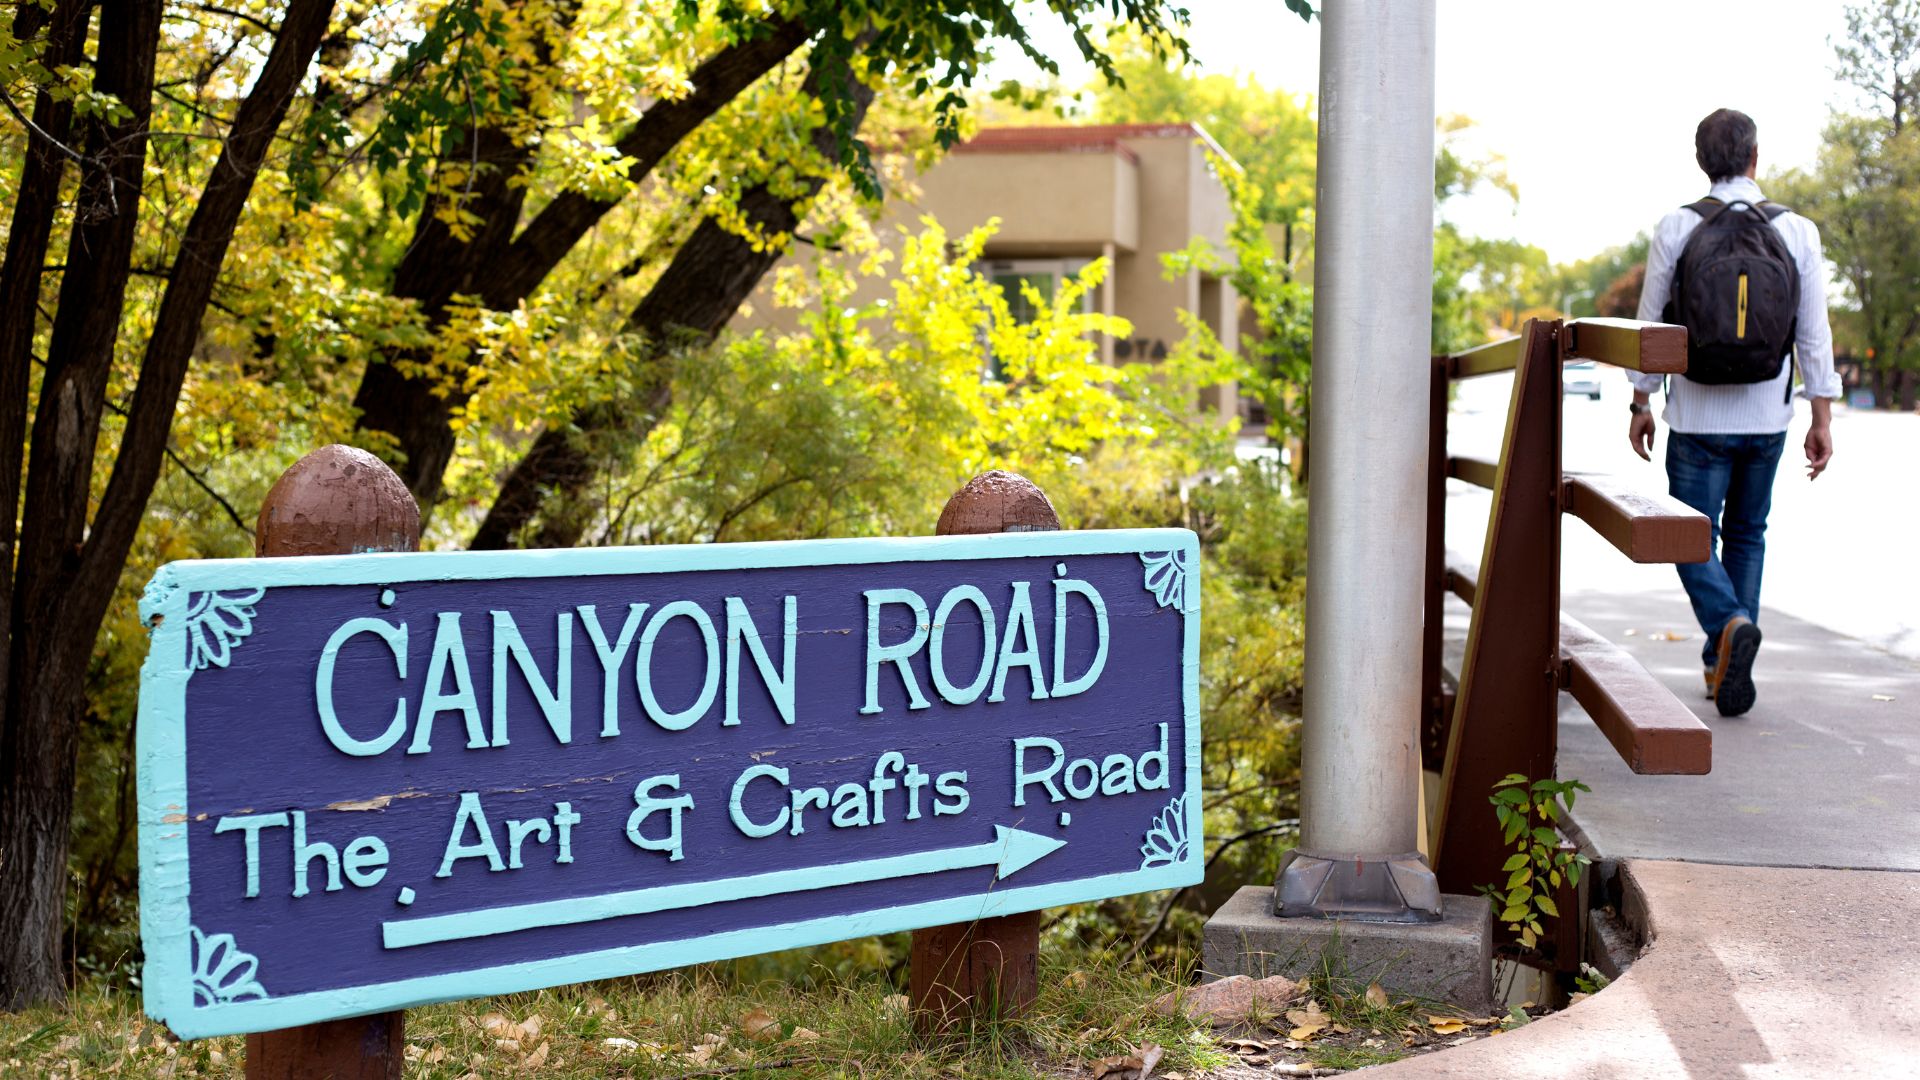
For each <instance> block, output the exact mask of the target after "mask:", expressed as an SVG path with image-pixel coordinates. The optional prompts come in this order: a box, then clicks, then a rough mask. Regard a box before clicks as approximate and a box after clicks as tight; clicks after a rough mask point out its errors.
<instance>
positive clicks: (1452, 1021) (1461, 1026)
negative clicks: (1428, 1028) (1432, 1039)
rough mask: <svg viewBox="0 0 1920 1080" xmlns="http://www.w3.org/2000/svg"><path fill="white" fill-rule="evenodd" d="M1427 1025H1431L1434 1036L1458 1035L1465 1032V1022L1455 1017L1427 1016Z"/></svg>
mask: <svg viewBox="0 0 1920 1080" xmlns="http://www.w3.org/2000/svg"><path fill="white" fill-rule="evenodd" d="M1427 1023H1429V1024H1431V1025H1433V1033H1434V1034H1435V1035H1442V1036H1445V1035H1458V1034H1460V1033H1461V1032H1463V1031H1465V1030H1467V1022H1466V1021H1465V1020H1462V1019H1461V1018H1459V1017H1457V1016H1429V1017H1427Z"/></svg>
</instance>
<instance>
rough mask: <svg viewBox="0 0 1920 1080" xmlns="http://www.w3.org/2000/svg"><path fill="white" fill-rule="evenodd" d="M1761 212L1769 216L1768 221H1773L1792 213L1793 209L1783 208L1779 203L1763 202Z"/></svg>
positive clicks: (1789, 207)
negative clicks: (1782, 215)
mask: <svg viewBox="0 0 1920 1080" xmlns="http://www.w3.org/2000/svg"><path fill="white" fill-rule="evenodd" d="M1760 212H1761V213H1763V214H1765V215H1767V220H1768V221H1772V220H1773V219H1774V218H1777V217H1779V216H1780V215H1781V214H1790V213H1792V212H1793V207H1791V206H1783V205H1781V204H1780V203H1777V202H1767V201H1765V200H1762V201H1761V203H1760Z"/></svg>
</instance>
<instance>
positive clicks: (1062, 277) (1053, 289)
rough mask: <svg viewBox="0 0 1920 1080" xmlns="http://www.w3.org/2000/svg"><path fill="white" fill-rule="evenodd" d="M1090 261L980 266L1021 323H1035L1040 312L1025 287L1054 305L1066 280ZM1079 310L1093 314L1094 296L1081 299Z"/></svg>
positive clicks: (1011, 261) (1002, 261) (1020, 261)
mask: <svg viewBox="0 0 1920 1080" xmlns="http://www.w3.org/2000/svg"><path fill="white" fill-rule="evenodd" d="M1091 261H1093V260H1091V259H996V260H994V261H991V262H987V263H983V264H981V272H982V273H984V274H986V276H987V280H988V281H991V282H993V283H994V284H995V285H997V286H999V288H1000V291H1001V293H1002V294H1004V295H1005V296H1006V298H1007V307H1008V309H1009V310H1010V311H1012V313H1013V317H1014V318H1015V319H1017V320H1019V321H1020V322H1032V321H1033V320H1034V319H1036V318H1038V317H1039V315H1040V312H1039V311H1038V310H1036V309H1035V308H1034V306H1033V303H1032V302H1031V301H1030V300H1028V299H1027V294H1026V290H1025V289H1022V288H1021V287H1020V286H1021V284H1022V283H1025V284H1028V285H1031V286H1033V291H1034V292H1036V293H1039V294H1040V299H1041V301H1042V302H1044V303H1051V302H1052V301H1053V298H1054V296H1056V295H1057V294H1058V293H1059V290H1060V286H1061V285H1062V284H1064V283H1065V282H1066V280H1067V279H1068V278H1070V277H1072V276H1073V275H1075V274H1078V273H1079V272H1080V271H1082V270H1084V269H1086V266H1087V264H1088V263H1089V262H1091ZM1080 310H1081V311H1082V312H1086V313H1091V312H1092V311H1093V293H1091V292H1088V293H1085V294H1084V295H1082V296H1081V297H1080Z"/></svg>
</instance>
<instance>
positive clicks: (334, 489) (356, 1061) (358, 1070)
mask: <svg viewBox="0 0 1920 1080" xmlns="http://www.w3.org/2000/svg"><path fill="white" fill-rule="evenodd" d="M419 547H420V504H419V503H417V502H415V501H414V498H413V493H412V492H411V491H408V490H407V485H406V483H405V482H404V481H402V480H401V479H400V477H398V476H396V475H395V474H394V471H393V470H392V469H390V468H388V467H387V464H386V462H384V461H381V460H380V459H379V458H377V457H374V456H373V455H372V454H369V453H367V452H366V451H364V450H357V449H355V448H353V447H351V446H341V445H339V444H335V445H332V446H323V447H321V448H320V449H318V450H315V451H314V452H313V453H311V454H308V455H307V456H306V457H303V458H301V459H300V460H299V461H297V462H295V463H294V465H293V467H292V468H290V469H288V470H287V471H286V472H285V473H284V474H283V475H282V476H281V477H280V479H279V481H277V482H276V483H275V484H274V485H273V490H272V491H269V492H267V498H266V501H265V502H263V503H262V504H261V505H260V520H259V522H258V523H257V524H256V525H255V526H254V536H253V553H254V554H255V555H257V556H260V557H263V558H280V557H285V556H290V555H352V554H356V553H364V552H372V551H415V550H417V549H418V548H419ZM406 1015H407V1014H406V1013H404V1012H399V1011H394V1012H383V1013H373V1014H371V1015H368V1016H356V1017H352V1018H350V1019H346V1020H330V1021H327V1022H325V1023H319V1024H306V1025H304V1026H301V1027H296V1028H287V1029H283V1030H280V1031H261V1032H255V1033H253V1034H250V1035H248V1036H247V1080H308V1078H314V1080H319V1078H332V1080H400V1075H401V1069H402V1067H403V1066H404V1065H405V1064H406V1056H405V1055H406V1042H407V1040H406Z"/></svg>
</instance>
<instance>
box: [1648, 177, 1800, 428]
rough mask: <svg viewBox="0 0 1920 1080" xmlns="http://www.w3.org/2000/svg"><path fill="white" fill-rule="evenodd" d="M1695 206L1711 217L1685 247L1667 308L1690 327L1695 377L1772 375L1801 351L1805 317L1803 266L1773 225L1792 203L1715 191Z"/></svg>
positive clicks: (1669, 318) (1742, 379)
mask: <svg viewBox="0 0 1920 1080" xmlns="http://www.w3.org/2000/svg"><path fill="white" fill-rule="evenodd" d="M1687 209H1689V210H1692V211H1694V212H1695V213H1697V214H1699V215H1700V217H1701V218H1702V219H1703V220H1702V221H1701V222H1700V224H1699V225H1698V226H1697V227H1696V228H1695V229H1694V230H1693V233H1692V235H1690V236H1688V237H1687V243H1686V246H1685V247H1684V248H1682V249H1681V251H1680V258H1679V261H1678V262H1677V263H1676V264H1675V266H1674V273H1673V292H1672V297H1671V299H1669V300H1668V301H1667V306H1666V309H1665V311H1664V312H1663V313H1662V315H1661V318H1662V319H1663V320H1664V321H1666V322H1670V323H1678V324H1680V325H1682V326H1685V327H1686V328H1687V378H1689V379H1692V380H1693V381H1694V382H1697V383H1706V384H1709V385H1716V386H1717V385H1726V384H1730V383H1757V382H1767V381H1769V380H1771V379H1773V378H1774V377H1775V376H1777V375H1779V374H1780V365H1781V364H1782V363H1783V362H1784V361H1785V360H1786V358H1787V356H1788V354H1789V353H1791V352H1792V351H1793V336H1794V330H1795V328H1796V324H1797V323H1798V321H1799V320H1798V315H1799V312H1800V271H1799V268H1798V267H1797V266H1795V265H1794V262H1793V255H1792V253H1791V252H1789V251H1788V250H1787V242H1786V240H1785V239H1784V238H1783V237H1782V236H1781V235H1780V232H1779V230H1777V229H1775V228H1774V227H1773V219H1774V218H1777V217H1779V216H1780V215H1781V214H1784V213H1786V212H1787V208H1786V207H1784V206H1781V205H1780V204H1778V203H1770V202H1761V203H1760V204H1758V205H1754V204H1752V203H1748V202H1746V201H1744V200H1735V201H1733V202H1730V203H1722V202H1721V201H1720V200H1718V199H1711V198H1709V199H1702V200H1700V201H1699V202H1696V203H1689V204H1688V205H1687ZM1788 393H1789V394H1791V393H1792V391H1791V390H1789V391H1788Z"/></svg>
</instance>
